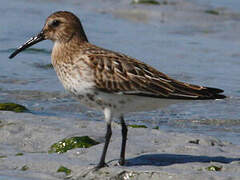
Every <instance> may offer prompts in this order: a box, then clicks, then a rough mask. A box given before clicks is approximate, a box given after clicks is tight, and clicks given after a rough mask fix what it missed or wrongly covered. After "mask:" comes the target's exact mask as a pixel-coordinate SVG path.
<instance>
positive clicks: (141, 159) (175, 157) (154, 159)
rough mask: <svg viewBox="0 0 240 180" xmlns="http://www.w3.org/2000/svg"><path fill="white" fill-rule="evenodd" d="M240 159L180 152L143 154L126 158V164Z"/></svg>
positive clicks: (220, 161) (222, 161)
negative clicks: (182, 153) (181, 153)
mask: <svg viewBox="0 0 240 180" xmlns="http://www.w3.org/2000/svg"><path fill="white" fill-rule="evenodd" d="M233 161H240V158H229V157H224V156H195V155H180V154H145V155H141V156H138V157H135V158H132V159H127V163H126V166H142V165H145V166H169V165H173V164H183V163H192V162H200V163H208V162H219V163H231V162H233Z"/></svg>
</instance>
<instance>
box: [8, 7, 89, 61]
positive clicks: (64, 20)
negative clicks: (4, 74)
mask: <svg viewBox="0 0 240 180" xmlns="http://www.w3.org/2000/svg"><path fill="white" fill-rule="evenodd" d="M75 37H77V39H78V40H79V41H83V42H84V41H86V42H87V41H88V40H87V37H86V35H85V32H84V30H83V27H82V25H81V22H80V20H79V19H78V17H77V16H75V15H74V14H73V13H71V12H67V11H58V12H55V13H53V14H51V15H50V16H49V17H48V18H47V20H46V22H45V24H44V26H43V28H42V30H41V31H40V33H38V34H37V35H36V36H33V37H32V38H30V39H29V40H28V41H27V42H26V43H24V44H23V45H22V46H20V47H19V48H17V50H16V51H15V52H13V53H12V54H11V55H10V56H9V58H10V59H11V58H13V57H15V56H16V55H17V54H18V53H20V52H21V51H23V50H24V49H26V48H28V47H30V46H32V45H34V44H36V43H38V42H40V41H43V40H47V39H49V40H52V41H53V42H59V43H67V42H69V41H71V40H72V39H73V38H75Z"/></svg>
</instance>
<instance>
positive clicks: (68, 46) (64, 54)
mask: <svg viewBox="0 0 240 180" xmlns="http://www.w3.org/2000/svg"><path fill="white" fill-rule="evenodd" d="M85 44H88V41H85V40H83V39H81V38H79V37H77V36H74V37H72V38H71V40H69V41H67V42H62V41H55V42H54V46H53V50H52V64H53V66H55V65H56V64H58V63H61V62H62V63H71V61H73V60H74V59H75V57H76V56H77V55H78V54H80V53H81V47H83V46H85Z"/></svg>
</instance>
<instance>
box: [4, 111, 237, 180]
mask: <svg viewBox="0 0 240 180" xmlns="http://www.w3.org/2000/svg"><path fill="white" fill-rule="evenodd" d="M0 116H1V129H0V130H1V131H0V137H1V139H0V143H1V144H2V145H1V149H0V157H1V158H0V162H1V163H0V177H7V178H9V179H11V178H10V177H11V176H13V177H15V179H37V180H48V179H49V180H50V179H51V180H52V179H63V178H67V177H69V178H70V179H178V180H181V179H182V180H191V179H199V180H200V179H236V180H237V179H239V177H240V146H238V145H234V144H231V143H229V142H223V141H220V140H218V139H216V138H214V137H209V136H204V135H197V134H188V133H166V132H163V131H161V130H159V129H150V128H131V127H129V136H128V142H127V149H126V152H127V153H126V159H127V163H126V166H123V167H121V166H117V159H118V157H119V153H120V152H119V151H120V145H121V127H120V125H119V124H117V123H113V137H112V139H111V143H110V146H109V150H108V154H107V158H106V161H107V162H108V165H109V167H106V168H103V169H101V170H99V171H96V172H94V171H92V168H93V167H94V166H95V165H96V163H97V162H98V161H99V158H100V155H101V151H102V148H103V142H104V134H105V123H104V122H93V121H88V120H80V119H77V118H57V117H49V116H39V115H34V114H30V113H13V112H6V111H5V112H4V111H2V112H0ZM86 135H87V136H90V137H91V138H93V139H95V140H97V141H99V142H100V144H98V145H95V146H92V147H90V148H78V149H73V150H69V151H67V152H66V153H63V154H56V153H53V154H49V153H48V150H49V149H50V147H51V145H52V144H53V143H56V142H57V141H59V140H61V139H63V138H66V137H73V136H86ZM19 153H22V154H19ZM60 166H64V167H66V168H68V169H71V171H72V172H71V173H70V174H69V175H66V174H65V173H59V172H57V170H58V168H59V167H60ZM213 166H214V167H215V168H216V169H211V167H212V168H214V167H213ZM24 168H25V169H24ZM218 168H219V169H218ZM211 170H212V171H211ZM214 170H216V171H214Z"/></svg>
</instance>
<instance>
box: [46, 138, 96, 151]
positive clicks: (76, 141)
mask: <svg viewBox="0 0 240 180" xmlns="http://www.w3.org/2000/svg"><path fill="white" fill-rule="evenodd" d="M97 144H99V142H97V141H95V140H93V139H91V138H90V137H88V136H81V137H71V138H65V139H63V140H61V141H59V142H57V143H54V144H53V145H52V146H51V147H50V150H49V151H48V152H49V153H65V152H67V151H68V150H71V149H74V148H89V147H91V146H94V145H97Z"/></svg>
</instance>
